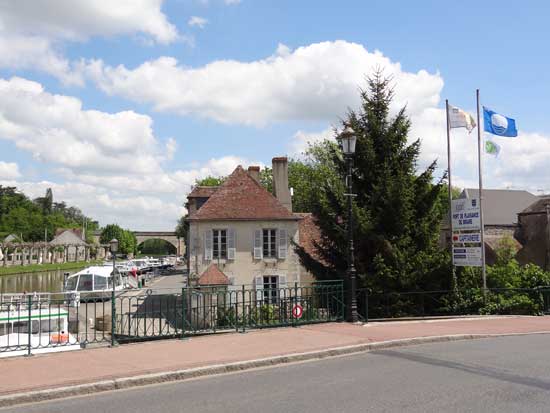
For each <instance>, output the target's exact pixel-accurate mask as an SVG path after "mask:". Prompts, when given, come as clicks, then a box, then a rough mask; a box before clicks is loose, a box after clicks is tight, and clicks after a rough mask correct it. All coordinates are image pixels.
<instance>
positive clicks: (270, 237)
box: [263, 229, 277, 258]
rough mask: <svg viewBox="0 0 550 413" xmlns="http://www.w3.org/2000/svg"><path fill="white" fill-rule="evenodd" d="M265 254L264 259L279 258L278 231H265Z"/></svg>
mask: <svg viewBox="0 0 550 413" xmlns="http://www.w3.org/2000/svg"><path fill="white" fill-rule="evenodd" d="M263 252H264V258H277V230H276V229H264V230H263Z"/></svg>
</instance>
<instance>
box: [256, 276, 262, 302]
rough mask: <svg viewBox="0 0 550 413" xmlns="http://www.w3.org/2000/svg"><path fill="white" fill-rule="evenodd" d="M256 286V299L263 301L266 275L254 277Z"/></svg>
mask: <svg viewBox="0 0 550 413" xmlns="http://www.w3.org/2000/svg"><path fill="white" fill-rule="evenodd" d="M254 288H255V289H256V301H257V302H260V303H261V302H262V300H263V298H264V292H263V289H264V277H261V276H260V277H255V278H254Z"/></svg>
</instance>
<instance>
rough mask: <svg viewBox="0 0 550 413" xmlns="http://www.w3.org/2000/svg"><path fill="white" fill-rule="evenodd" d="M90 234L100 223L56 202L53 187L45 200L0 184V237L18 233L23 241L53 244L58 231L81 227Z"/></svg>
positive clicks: (75, 209)
mask: <svg viewBox="0 0 550 413" xmlns="http://www.w3.org/2000/svg"><path fill="white" fill-rule="evenodd" d="M83 223H84V224H86V227H87V229H88V233H89V234H90V235H91V233H92V232H93V231H94V230H95V229H97V228H98V227H99V225H98V223H97V221H93V220H92V219H90V218H89V217H86V216H85V215H84V214H83V213H82V211H80V209H78V208H76V207H68V206H67V205H66V204H65V203H64V202H59V203H58V202H54V198H53V193H52V190H51V189H50V188H48V189H47V190H46V194H45V196H44V197H40V198H36V199H35V200H31V199H29V198H28V197H27V196H26V195H24V194H23V193H21V192H19V191H18V190H17V188H16V187H5V186H1V185H0V238H2V239H3V238H4V237H5V236H6V235H9V234H15V235H17V236H19V237H21V236H22V238H23V240H24V241H30V242H35V241H44V236H45V233H46V234H47V240H48V241H51V240H52V239H53V237H54V235H55V231H56V230H57V229H59V228H67V229H68V228H82V225H83Z"/></svg>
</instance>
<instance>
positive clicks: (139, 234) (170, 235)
mask: <svg viewBox="0 0 550 413" xmlns="http://www.w3.org/2000/svg"><path fill="white" fill-rule="evenodd" d="M134 235H135V236H136V239H137V243H138V245H139V244H141V243H142V242H144V241H147V240H150V239H161V240H164V241H166V242H169V243H170V244H172V245H173V246H174V247H176V254H177V255H183V252H184V251H183V239H182V238H179V237H178V236H177V235H176V233H175V232H170V231H134Z"/></svg>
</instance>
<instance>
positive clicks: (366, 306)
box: [365, 289, 369, 324]
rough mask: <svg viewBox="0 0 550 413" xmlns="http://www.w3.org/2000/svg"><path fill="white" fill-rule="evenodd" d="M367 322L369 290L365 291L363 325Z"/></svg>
mask: <svg viewBox="0 0 550 413" xmlns="http://www.w3.org/2000/svg"><path fill="white" fill-rule="evenodd" d="M368 322H369V290H367V289H366V290H365V323H367V324H368Z"/></svg>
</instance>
